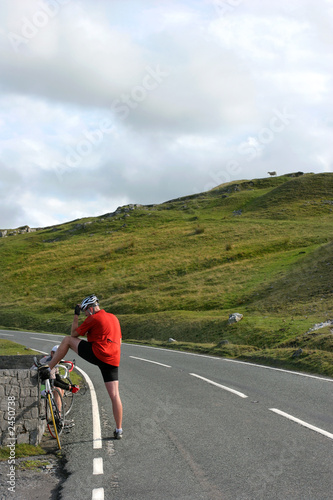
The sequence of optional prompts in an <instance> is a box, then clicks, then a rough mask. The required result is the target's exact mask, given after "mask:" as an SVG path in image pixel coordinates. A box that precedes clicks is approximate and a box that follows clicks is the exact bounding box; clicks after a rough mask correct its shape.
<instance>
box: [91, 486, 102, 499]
mask: <svg viewBox="0 0 333 500" xmlns="http://www.w3.org/2000/svg"><path fill="white" fill-rule="evenodd" d="M92 500H104V488H94V489H93V490H92Z"/></svg>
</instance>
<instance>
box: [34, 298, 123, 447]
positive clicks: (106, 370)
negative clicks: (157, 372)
mask: <svg viewBox="0 0 333 500" xmlns="http://www.w3.org/2000/svg"><path fill="white" fill-rule="evenodd" d="M81 311H83V312H84V314H85V316H86V319H85V320H84V321H83V323H82V324H81V325H80V326H79V315H80V313H81ZM85 335H87V340H82V339H79V338H77V337H79V336H85ZM68 349H72V350H73V351H74V352H76V353H77V354H78V355H79V356H80V357H81V358H83V359H85V360H86V361H88V362H89V363H92V364H94V365H97V366H98V367H99V369H100V370H101V373H102V377H103V380H104V383H105V387H106V389H107V392H108V394H109V396H110V399H111V403H112V410H113V416H114V419H115V422H116V429H115V431H114V433H113V435H114V437H115V439H121V438H122V435H123V429H122V418H123V406H122V402H121V399H120V395H119V381H118V367H119V364H120V349H121V328H120V324H119V321H118V318H117V317H116V316H114V315H113V314H111V313H107V312H106V311H104V309H100V307H99V301H98V298H97V297H96V295H89V296H88V297H86V298H85V299H83V301H82V302H81V304H77V305H76V306H75V308H74V318H73V322H72V328H71V336H70V337H64V339H63V340H62V342H61V344H60V345H59V347H58V349H57V351H56V352H55V354H54V356H53V358H52V359H51V361H50V362H49V363H48V365H49V368H46V369H45V368H44V370H43V371H42V370H41V377H42V378H43V377H45V378H48V377H49V376H50V369H51V370H52V369H53V368H54V367H55V365H56V364H57V363H58V362H59V361H60V360H61V359H62V358H63V357H64V356H65V355H66V354H67V351H68Z"/></svg>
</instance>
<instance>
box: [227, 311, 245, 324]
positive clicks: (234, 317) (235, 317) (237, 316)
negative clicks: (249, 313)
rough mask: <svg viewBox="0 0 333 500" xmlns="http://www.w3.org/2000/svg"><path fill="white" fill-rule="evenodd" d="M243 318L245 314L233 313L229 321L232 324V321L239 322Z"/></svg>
mask: <svg viewBox="0 0 333 500" xmlns="http://www.w3.org/2000/svg"><path fill="white" fill-rule="evenodd" d="M241 319H243V314H240V313H233V314H230V315H229V319H228V323H229V325H231V324H232V323H237V322H238V321H240V320H241Z"/></svg>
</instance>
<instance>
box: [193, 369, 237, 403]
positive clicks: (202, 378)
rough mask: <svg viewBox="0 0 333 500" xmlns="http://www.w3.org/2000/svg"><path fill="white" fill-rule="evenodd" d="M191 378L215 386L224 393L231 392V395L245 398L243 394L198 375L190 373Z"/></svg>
mask: <svg viewBox="0 0 333 500" xmlns="http://www.w3.org/2000/svg"><path fill="white" fill-rule="evenodd" d="M190 375H192V377H197V378H200V379H201V380H204V381H205V382H207V383H208V384H212V385H215V386H216V387H219V388H220V389H224V390H225V391H228V392H232V393H233V394H236V396H239V397H240V398H247V396H246V394H243V393H242V392H239V391H235V389H231V388H230V387H226V386H225V385H221V384H218V383H217V382H214V381H213V380H210V379H209V378H205V377H201V376H200V375H196V374H195V373H190Z"/></svg>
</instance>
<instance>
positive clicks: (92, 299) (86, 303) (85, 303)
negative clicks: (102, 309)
mask: <svg viewBox="0 0 333 500" xmlns="http://www.w3.org/2000/svg"><path fill="white" fill-rule="evenodd" d="M97 305H98V298H97V297H96V295H89V297H86V298H85V299H83V300H82V302H81V309H82V311H85V310H86V309H87V307H93V306H97Z"/></svg>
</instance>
